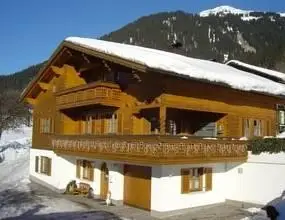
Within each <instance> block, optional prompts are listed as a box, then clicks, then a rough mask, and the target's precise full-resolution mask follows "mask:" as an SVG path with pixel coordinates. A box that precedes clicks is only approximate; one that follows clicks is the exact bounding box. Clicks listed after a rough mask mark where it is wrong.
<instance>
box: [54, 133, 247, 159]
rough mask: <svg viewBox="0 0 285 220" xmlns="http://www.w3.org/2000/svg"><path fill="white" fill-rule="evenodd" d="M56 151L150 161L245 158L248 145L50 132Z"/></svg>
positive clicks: (164, 137) (141, 136) (233, 141)
mask: <svg viewBox="0 0 285 220" xmlns="http://www.w3.org/2000/svg"><path fill="white" fill-rule="evenodd" d="M51 147H52V149H53V150H54V151H55V152H60V153H63V154H73V155H78V156H79V155H81V156H87V157H94V158H103V159H112V160H123V161H130V162H140V163H151V164H175V163H200V162H221V161H245V160H246V159H247V145H246V142H245V141H239V140H223V139H217V140H207V139H201V138H188V139H182V138H181V137H177V136H176V137H173V136H155V135H153V136H152V135H146V136H144V135H140V136H138V135H129V136H125V135H121V136H120V135H113V136H92V135H91V136H82V135H81V136H76V135H69V136H67V135H66V136H53V137H52V138H51Z"/></svg>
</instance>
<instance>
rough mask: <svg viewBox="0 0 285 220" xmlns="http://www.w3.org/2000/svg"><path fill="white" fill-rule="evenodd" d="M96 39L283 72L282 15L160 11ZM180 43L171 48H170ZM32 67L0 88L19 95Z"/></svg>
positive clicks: (0, 82)
mask: <svg viewBox="0 0 285 220" xmlns="http://www.w3.org/2000/svg"><path fill="white" fill-rule="evenodd" d="M100 39H103V40H109V41H115V42H120V43H126V44H133V45H139V46H145V47H151V48H157V49H161V50H166V51H171V52H174V53H179V54H183V55H186V56H191V57H197V58H202V59H214V60H217V61H218V62H224V61H226V60H227V59H238V60H242V61H245V62H247V63H250V64H254V65H259V66H263V67H267V68H271V69H277V70H280V71H283V72H285V40H284V39H285V16H284V14H280V13H269V12H268V13H263V12H250V11H242V10H239V9H234V8H231V7H228V6H226V7H219V8H216V9H211V10H208V11H204V12H201V13H200V14H191V13H187V12H183V11H176V12H162V13H158V14H153V15H149V16H145V17H142V18H140V19H138V20H136V21H134V22H133V23H130V24H127V25H126V26H124V27H123V28H121V29H119V30H116V31H114V32H111V33H109V34H106V35H104V36H102V37H101V38H100ZM177 42H178V43H180V44H182V46H181V47H178V48H177V47H173V43H177ZM41 65H42V63H41V64H36V65H34V66H32V67H29V68H27V69H25V70H22V71H20V72H18V73H15V74H12V75H9V76H0V89H1V90H3V89H4V90H5V89H7V88H10V89H17V90H22V89H23V88H24V87H25V85H26V84H27V83H28V82H29V81H30V80H31V78H32V77H33V76H34V75H35V74H36V72H37V71H38V70H39V68H40V66H41Z"/></svg>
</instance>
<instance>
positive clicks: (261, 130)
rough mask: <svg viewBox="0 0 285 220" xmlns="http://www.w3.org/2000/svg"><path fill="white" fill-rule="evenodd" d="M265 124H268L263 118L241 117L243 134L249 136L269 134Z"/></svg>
mask: <svg viewBox="0 0 285 220" xmlns="http://www.w3.org/2000/svg"><path fill="white" fill-rule="evenodd" d="M266 126H268V125H266V121H265V120H260V119H248V118H245V119H243V136H244V137H247V138H249V137H252V136H254V137H260V136H263V135H269V134H268V133H269V132H268V128H267V129H266Z"/></svg>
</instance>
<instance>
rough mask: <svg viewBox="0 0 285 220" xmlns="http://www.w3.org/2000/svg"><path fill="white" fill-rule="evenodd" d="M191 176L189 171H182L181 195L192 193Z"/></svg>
mask: <svg viewBox="0 0 285 220" xmlns="http://www.w3.org/2000/svg"><path fill="white" fill-rule="evenodd" d="M189 175H190V172H189V169H182V170H181V193H182V194H185V193H189V192H190V189H189V180H190V179H189Z"/></svg>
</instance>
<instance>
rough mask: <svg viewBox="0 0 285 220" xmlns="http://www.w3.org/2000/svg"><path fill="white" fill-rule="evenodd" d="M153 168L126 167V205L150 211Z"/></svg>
mask: <svg viewBox="0 0 285 220" xmlns="http://www.w3.org/2000/svg"><path fill="white" fill-rule="evenodd" d="M150 199H151V167H145V166H135V165H126V164H125V167H124V203H125V204H127V205H130V206H134V207H137V208H141V209H146V210H150V204H151V201H150Z"/></svg>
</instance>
